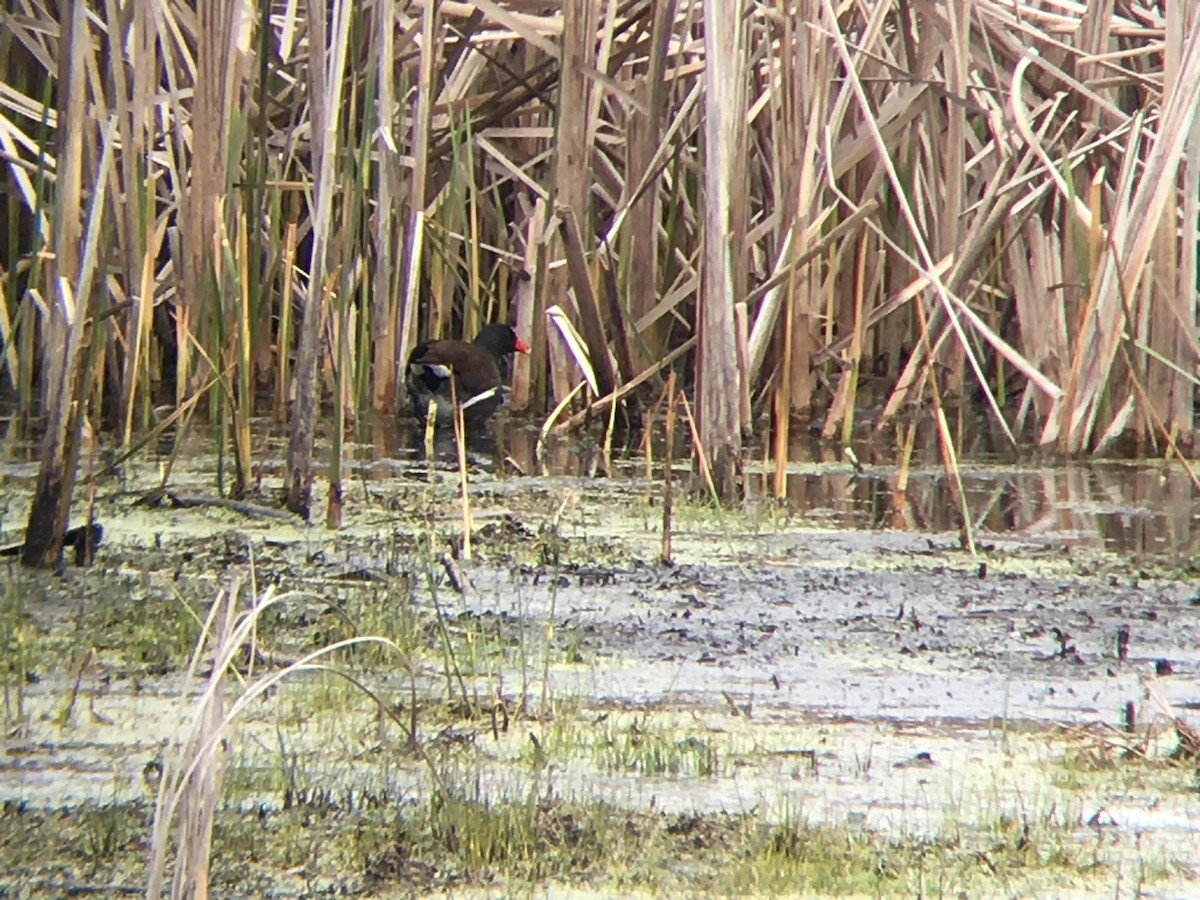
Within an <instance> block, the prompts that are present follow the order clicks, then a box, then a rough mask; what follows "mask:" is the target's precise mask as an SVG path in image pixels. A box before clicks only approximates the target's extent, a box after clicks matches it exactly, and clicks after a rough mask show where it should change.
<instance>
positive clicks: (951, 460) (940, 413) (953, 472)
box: [913, 297, 975, 556]
mask: <svg viewBox="0 0 1200 900" xmlns="http://www.w3.org/2000/svg"><path fill="white" fill-rule="evenodd" d="M913 310H914V311H915V312H916V316H917V323H918V324H919V325H920V328H921V341H922V343H924V344H925V346H927V347H932V346H933V342H932V340H931V339H930V337H929V322H928V319H927V318H926V316H925V306H924V305H923V304H922V302H921V299H920V298H919V297H918V298H916V302H915V303H913ZM925 383H926V384H927V385H928V386H929V397H930V399H931V400H932V401H933V414H934V421H935V422H936V423H937V432H938V447H939V448H940V449H941V451H942V453H941V456H942V468H943V469H945V471H946V481H947V484H949V486H950V496H951V498H952V499H953V500H954V502H955V503H956V504H957V505H958V507H959V510H960V512H961V513H962V531H961V532H960V534H959V537H960V540H961V542H962V547H963V549H964V550H966V551H967V552H968V553H970V554H971V555H972V556H974V555H975V537H974V535H973V534H972V528H971V512H970V510H969V509H968V508H967V497H966V494H965V493H964V492H963V486H962V477H961V474H960V473H959V471H958V455H957V454H956V453H955V452H954V440H953V438H952V437H951V435H950V426H949V425H948V424H947V422H946V410H945V407H943V406H942V392H941V390H940V389H939V388H938V383H937V371H936V370H935V368H934V365H933V352H932V351H931V352H930V355H929V358H928V359H927V360H926V361H925Z"/></svg>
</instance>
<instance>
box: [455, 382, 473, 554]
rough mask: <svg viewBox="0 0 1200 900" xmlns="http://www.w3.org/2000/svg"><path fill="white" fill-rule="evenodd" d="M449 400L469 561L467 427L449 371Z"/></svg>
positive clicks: (465, 543)
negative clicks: (452, 412)
mask: <svg viewBox="0 0 1200 900" xmlns="http://www.w3.org/2000/svg"><path fill="white" fill-rule="evenodd" d="M450 402H451V404H453V406H454V446H455V449H457V451H458V483H459V485H460V486H461V487H462V523H463V541H462V558H463V559H464V560H466V561H467V562H470V561H471V496H470V494H469V492H468V491H467V427H466V423H465V422H464V421H463V411H462V407H461V406H459V405H458V390H457V388H456V387H455V384H454V373H453V372H451V373H450Z"/></svg>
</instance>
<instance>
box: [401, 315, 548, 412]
mask: <svg viewBox="0 0 1200 900" xmlns="http://www.w3.org/2000/svg"><path fill="white" fill-rule="evenodd" d="M528 352H529V345H528V344H526V343H525V342H524V341H523V340H521V339H520V338H519V337H517V333H516V331H514V330H513V327H512V326H511V325H506V324H504V323H502V322H497V323H495V324H492V325H488V326H486V327H485V328H484V329H483V330H482V331H480V332H479V334H477V335H476V336H475V340H473V341H472V342H471V343H469V344H468V343H467V342H466V341H426V342H425V343H423V344H419V345H418V346H417V347H416V348H415V349H414V350H413V352H412V353H411V354H410V355H409V357H408V365H407V366H406V367H405V384H406V385H407V386H408V393H409V396H410V397H412V401H413V411H414V412H415V413H416V415H417V418H418V419H420V420H421V421H424V420H425V419H426V417H427V416H428V414H429V404H430V402H431V401H436V403H437V420H438V422H440V423H447V422H450V421H451V419H452V417H453V414H454V405H453V400H452V399H451V391H450V379H451V377H453V378H454V395H453V397H454V399H457V400H458V403H459V406H461V407H462V411H463V419H464V421H465V422H466V423H467V424H468V425H471V424H475V425H478V424H479V423H482V422H484V421H486V420H487V419H488V417H490V416H491V415H492V413H494V412H495V411H496V410H497V409H499V408H500V405H501V404H502V403H503V402H504V395H503V393H502V391H501V379H500V363H501V362H503V360H504V358H505V357H506V356H509V355H510V354H512V353H528Z"/></svg>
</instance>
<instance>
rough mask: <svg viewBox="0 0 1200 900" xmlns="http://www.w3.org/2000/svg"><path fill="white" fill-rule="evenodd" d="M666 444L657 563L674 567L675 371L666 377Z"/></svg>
mask: <svg viewBox="0 0 1200 900" xmlns="http://www.w3.org/2000/svg"><path fill="white" fill-rule="evenodd" d="M666 431H667V443H666V449H664V450H663V498H662V503H663V518H662V543H661V546H660V548H659V553H658V561H659V562H660V563H661V564H662V565H664V566H670V565H674V560H673V559H672V557H671V514H672V511H673V502H674V496H673V492H674V472H673V469H672V467H673V466H674V460H675V371H674V370H672V371H671V372H670V374H668V375H667V427H666Z"/></svg>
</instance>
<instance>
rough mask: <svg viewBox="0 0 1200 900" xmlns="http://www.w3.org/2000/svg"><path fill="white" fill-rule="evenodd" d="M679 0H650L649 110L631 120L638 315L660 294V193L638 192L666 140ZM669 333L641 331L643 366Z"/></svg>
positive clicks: (643, 77)
mask: <svg viewBox="0 0 1200 900" xmlns="http://www.w3.org/2000/svg"><path fill="white" fill-rule="evenodd" d="M675 4H676V0H653V2H652V3H651V5H650V10H649V15H650V17H651V21H650V26H649V30H648V37H647V40H648V44H649V56H648V57H647V58H646V62H645V68H644V71H638V73H637V75H636V82H635V86H634V94H635V96H636V97H637V99H638V101H639V102H640V103H641V104H642V106H643V107H644V109H645V112H644V113H641V112H633V111H631V112H629V113H628V124H627V126H626V128H627V136H626V142H625V173H624V174H625V182H624V189H625V196H624V197H623V198H622V200H623V203H624V204H628V210H629V220H628V224H627V225H626V227H625V229H624V233H623V234H622V236H621V257H622V260H623V262H624V267H623V268H624V272H623V279H622V283H623V285H624V296H625V305H626V308H627V309H628V310H629V312H630V315H631V316H632V317H633V318H634V319H635V320H636V319H639V318H641V317H642V316H644V315H646V314H647V313H648V312H649V311H650V310H651V309H653V307H654V304H655V300H656V295H657V291H656V290H655V288H656V287H657V285H658V275H659V272H658V258H659V253H658V221H659V209H660V194H659V192H658V191H657V190H653V191H646V190H643V191H641V192H640V193H637V192H636V188H637V186H639V185H640V184H641V182H642V181H643V179H645V178H646V176H647V175H648V174H649V173H650V172H651V171H652V169H653V166H654V160H655V157H656V156H657V155H658V153H659V150H660V146H663V145H660V142H659V138H660V136H661V135H662V125H663V119H664V117H665V115H666V113H667V108H666V101H667V98H668V90H669V86H668V85H667V83H666V81H665V74H666V67H667V54H668V51H669V43H670V38H671V26H672V23H673V20H674V18H675ZM640 69H641V66H640V65H639V70H640ZM667 146H669V145H667ZM635 194H636V197H635ZM665 339H666V330H665V329H664V328H662V327H652V328H650V329H648V330H647V331H644V332H642V333H641V340H642V346H643V348H644V350H643V353H642V354H641V364H642V368H645V366H646V365H649V364H652V363H653V362H654V361H655V360H656V359H658V358H659V357H661V356H662V353H663V350H664V349H665V348H664V346H663V344H664V341H665ZM625 374H626V376H630V375H632V374H633V373H632V372H627V373H625Z"/></svg>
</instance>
